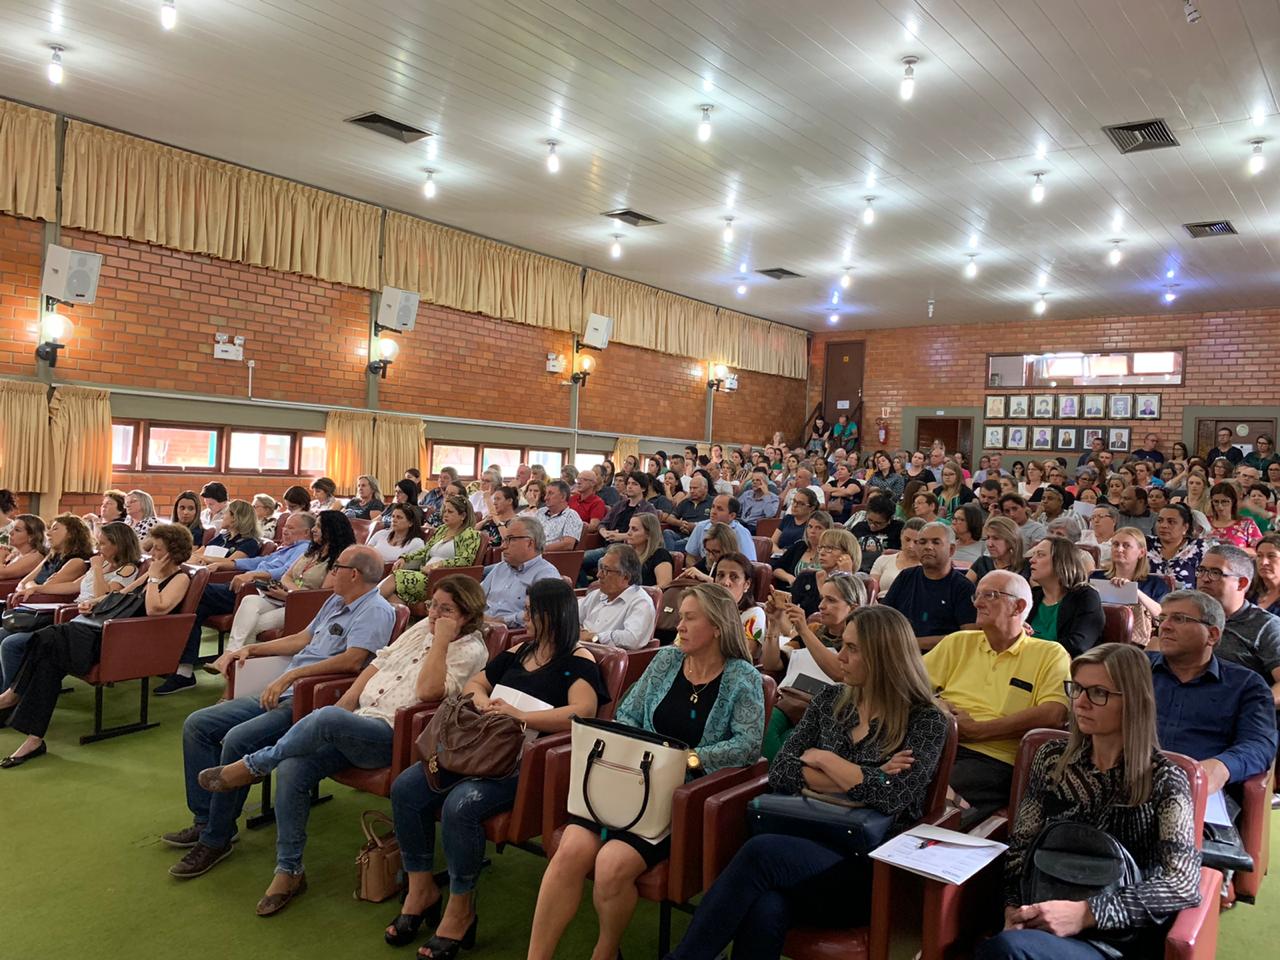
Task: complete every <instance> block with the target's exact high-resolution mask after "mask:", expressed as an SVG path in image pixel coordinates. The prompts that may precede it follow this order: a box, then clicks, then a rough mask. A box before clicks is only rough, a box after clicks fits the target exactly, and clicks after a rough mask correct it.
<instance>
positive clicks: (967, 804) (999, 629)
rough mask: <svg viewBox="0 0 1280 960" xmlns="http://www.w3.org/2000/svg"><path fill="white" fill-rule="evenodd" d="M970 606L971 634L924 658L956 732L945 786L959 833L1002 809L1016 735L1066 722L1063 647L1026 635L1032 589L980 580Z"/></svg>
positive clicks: (1003, 575)
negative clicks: (973, 616)
mask: <svg viewBox="0 0 1280 960" xmlns="http://www.w3.org/2000/svg"><path fill="white" fill-rule="evenodd" d="M974 605H975V607H976V610H977V629H976V630H961V631H959V632H957V633H952V634H950V635H948V636H946V637H943V638H942V640H941V641H940V642H939V643H938V645H937V646H936V647H934V648H933V649H932V650H930V651H929V652H928V653H927V654H925V658H924V665H925V667H926V668H927V669H928V671H929V677H930V679H931V680H932V681H933V686H934V689H935V690H937V691H938V696H939V697H940V698H941V700H942V703H943V705H944V706H945V707H946V708H947V709H948V710H949V711H951V713H952V714H953V715H954V716H955V718H956V722H957V723H958V724H959V727H960V749H959V751H958V752H957V753H956V762H955V766H954V767H953V768H952V770H951V788H952V790H953V791H954V793H956V794H958V795H959V797H960V798H961V806H962V808H964V813H963V815H962V819H963V828H964V829H968V828H969V827H970V826H972V825H973V824H975V823H978V822H979V821H980V820H982V819H984V818H985V817H987V816H989V815H991V814H992V813H994V812H995V811H996V810H998V809H1000V808H1001V807H1003V806H1005V805H1006V804H1008V802H1009V788H1010V786H1011V785H1012V783H1013V764H1014V761H1015V760H1016V759H1017V756H1018V742H1019V741H1020V740H1021V739H1022V735H1023V734H1024V733H1026V732H1027V731H1028V730H1033V729H1035V728H1036V727H1060V726H1062V724H1063V722H1064V721H1065V720H1066V718H1067V697H1066V695H1065V693H1064V692H1063V686H1062V685H1063V683H1064V682H1066V680H1067V676H1068V671H1067V668H1068V664H1069V662H1070V658H1069V657H1068V656H1067V650H1066V648H1065V647H1064V646H1062V644H1060V643H1054V642H1053V641H1052V640H1040V639H1038V638H1036V637H1032V636H1030V635H1028V634H1027V632H1026V630H1025V629H1024V627H1025V621H1026V620H1027V618H1028V617H1029V616H1030V614H1031V586H1030V584H1028V583H1027V581H1026V580H1024V579H1023V578H1022V577H1020V576H1018V575H1017V574H1016V573H1011V572H1010V571H1008V570H993V571H992V572H991V573H988V574H986V575H985V576H984V577H983V578H982V579H981V580H980V581H978V588H977V590H976V592H975V593H974Z"/></svg>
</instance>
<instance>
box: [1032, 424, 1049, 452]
mask: <svg viewBox="0 0 1280 960" xmlns="http://www.w3.org/2000/svg"><path fill="white" fill-rule="evenodd" d="M1031 449H1032V450H1052V449H1053V427H1032V428H1031Z"/></svg>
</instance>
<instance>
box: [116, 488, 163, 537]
mask: <svg viewBox="0 0 1280 960" xmlns="http://www.w3.org/2000/svg"><path fill="white" fill-rule="evenodd" d="M124 512H125V520H124V522H125V523H127V524H128V525H129V526H131V527H133V532H134V533H136V534H137V535H138V539H139V540H145V539H146V536H147V534H148V533H150V532H151V528H152V527H154V526H155V525H156V524H157V523H160V522H161V520H160V518H159V517H157V516H156V504H155V501H154V500H152V499H151V494H149V493H147V491H145V490H130V491H129V492H128V493H126V494H125V497H124Z"/></svg>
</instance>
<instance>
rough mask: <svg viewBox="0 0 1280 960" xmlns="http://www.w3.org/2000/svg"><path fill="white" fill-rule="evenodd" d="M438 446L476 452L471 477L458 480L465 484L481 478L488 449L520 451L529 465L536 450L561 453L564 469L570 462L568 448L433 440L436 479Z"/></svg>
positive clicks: (429, 458)
mask: <svg viewBox="0 0 1280 960" xmlns="http://www.w3.org/2000/svg"><path fill="white" fill-rule="evenodd" d="M437 444H439V445H440V446H442V447H471V448H473V449H474V450H475V456H474V457H473V458H472V463H471V474H470V475H469V476H462V475H461V474H460V475H459V476H458V480H460V481H461V482H463V483H469V482H471V481H472V480H477V479H479V478H480V476H481V473H482V472H483V470H484V463H483V459H484V457H483V453H484V450H485V448H486V447H492V448H494V449H498V450H519V451H520V463H528V462H529V453H530V451H535V450H536V451H537V452H539V453H559V454H560V466H561V468H562V469H563V467H564V465H565V464H566V463H568V462H569V448H568V447H549V446H547V445H546V444H541V445H539V446H529V445H527V444H515V443H512V444H502V443H485V442H484V441H481V440H473V441H467V440H439V441H436V440H431V441H429V442H428V443H427V463H428V465H429V466H430V468H431V477H434V476H435V475H436V474H437V473H439V471H438V470H437V469H436V467H435V459H434V458H435V448H436V445H437ZM582 452H587V453H590V452H592V451H582ZM611 455H612V453H611V452H610V453H605V454H604V457H605V459H608V458H609V457H610V456H611ZM558 477H559V474H558V473H557V474H556V476H555V477H552V478H551V479H553V480H555V479H557V478H558ZM509 479H512V478H511V477H506V476H504V477H503V480H504V481H505V480H509Z"/></svg>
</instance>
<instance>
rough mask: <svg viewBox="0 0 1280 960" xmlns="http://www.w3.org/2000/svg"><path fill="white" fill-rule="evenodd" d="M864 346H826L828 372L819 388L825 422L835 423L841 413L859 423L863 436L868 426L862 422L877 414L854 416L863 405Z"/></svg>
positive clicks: (860, 343) (854, 342) (850, 343)
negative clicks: (860, 405) (860, 404)
mask: <svg viewBox="0 0 1280 960" xmlns="http://www.w3.org/2000/svg"><path fill="white" fill-rule="evenodd" d="M866 347H867V345H866V343H865V342H863V341H862V340H845V341H840V342H838V343H829V344H827V371H826V379H825V380H824V381H823V388H822V412H823V415H824V416H826V418H827V423H835V422H836V419H837V418H838V417H839V416H840V414H842V413H847V414H849V417H850V418H851V419H854V420H857V421H859V422H858V429H859V431H861V433H862V435H863V436H864V437H865V436H867V435H868V434H867V424H866V423H865V422H862V421H865V420H866V419H867V417H868V415H874V414H875V413H876V411H863V414H862V416H860V417H855V416H854V414H855V411H857V409H858V404H859V403H861V402H862V362H863V357H864V356H865V354H866Z"/></svg>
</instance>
